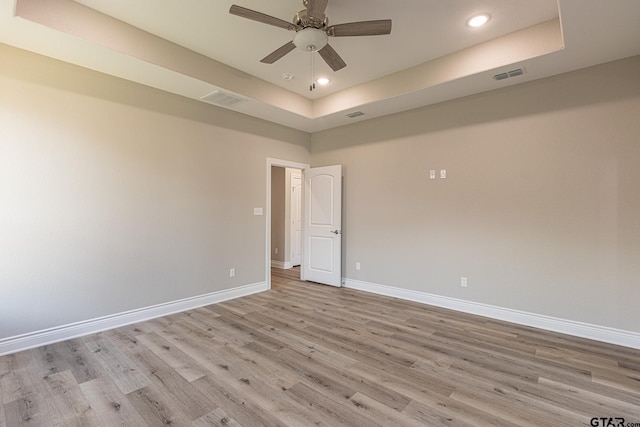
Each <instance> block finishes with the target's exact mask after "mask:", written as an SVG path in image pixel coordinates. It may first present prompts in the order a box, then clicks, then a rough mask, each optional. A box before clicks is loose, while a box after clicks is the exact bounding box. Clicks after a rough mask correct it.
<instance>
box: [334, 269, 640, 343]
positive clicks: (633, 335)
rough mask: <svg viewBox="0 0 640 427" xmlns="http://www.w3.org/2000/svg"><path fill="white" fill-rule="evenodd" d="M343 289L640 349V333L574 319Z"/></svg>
mask: <svg viewBox="0 0 640 427" xmlns="http://www.w3.org/2000/svg"><path fill="white" fill-rule="evenodd" d="M344 287H345V288H350V289H357V290H361V291H366V292H371V293H374V294H379V295H385V296H389V297H394V298H399V299H404V300H409V301H414V302H419V303H423V304H428V305H433V306H436V307H442V308H448V309H451V310H456V311H461V312H464V313H470V314H476V315H479V316H484V317H490V318H492V319H497V320H503V321H506V322H511V323H517V324H519V325H524V326H531V327H534V328H540V329H545V330H549V331H554V332H560V333H563V334H567V335H573V336H577V337H582V338H588V339H592V340H596V341H602V342H606V343H610V344H616V345H621V346H624V347H630V348H635V349H640V333H637V332H631V331H625V330H621V329H614V328H609V327H606V326H599V325H592V324H589V323H582V322H576V321H573V320H566V319H559V318H555V317H550V316H544V315H541V314H534V313H527V312H524V311H518V310H512V309H509V308H503V307H496V306H492V305H487V304H481V303H477V302H472V301H464V300H460V299H456V298H449V297H443V296H439V295H433V294H428V293H425V292H418V291H412V290H407V289H401V288H396V287H392V286H386V285H377V284H375V283H368V282H362V281H359V280H353V279H345V281H344Z"/></svg>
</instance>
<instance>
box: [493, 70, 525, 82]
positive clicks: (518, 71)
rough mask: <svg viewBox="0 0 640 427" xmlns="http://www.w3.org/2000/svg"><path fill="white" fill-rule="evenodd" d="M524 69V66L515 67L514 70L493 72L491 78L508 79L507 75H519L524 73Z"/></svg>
mask: <svg viewBox="0 0 640 427" xmlns="http://www.w3.org/2000/svg"><path fill="white" fill-rule="evenodd" d="M525 71H526V70H525V69H524V68H516V69H515V70H511V71H507V72H505V73H499V74H495V75H494V76H493V78H494V79H495V80H504V79H508V78H509V77H517V76H521V75H523V74H524V73H525Z"/></svg>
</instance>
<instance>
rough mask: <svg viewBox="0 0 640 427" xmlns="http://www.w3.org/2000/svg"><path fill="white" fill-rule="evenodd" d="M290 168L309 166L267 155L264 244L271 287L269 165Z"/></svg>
mask: <svg viewBox="0 0 640 427" xmlns="http://www.w3.org/2000/svg"><path fill="white" fill-rule="evenodd" d="M272 166H278V167H281V168H292V169H300V170H305V169H308V168H309V167H310V165H309V164H307V163H298V162H292V161H289V160H281V159H274V158H271V157H267V201H266V205H265V207H266V209H265V211H266V215H265V221H266V224H265V228H266V230H267V231H266V239H265V240H266V246H265V251H264V252H265V277H266V280H265V281H266V283H267V288H268V289H271V167H272Z"/></svg>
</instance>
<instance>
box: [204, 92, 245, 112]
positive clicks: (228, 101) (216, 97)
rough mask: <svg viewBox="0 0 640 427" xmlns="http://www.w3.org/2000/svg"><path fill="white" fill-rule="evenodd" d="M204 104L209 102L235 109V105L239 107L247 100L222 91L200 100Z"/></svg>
mask: <svg viewBox="0 0 640 427" xmlns="http://www.w3.org/2000/svg"><path fill="white" fill-rule="evenodd" d="M200 99H201V100H203V101H204V102H208V103H209V104H213V105H219V106H221V107H227V108H229V107H233V106H234V105H238V104H240V103H242V102H245V101H247V99H246V98H242V97H241V96H239V95H236V94H234V93H230V92H225V91H222V90H220V89H218V90H214V91H213V92H211V93H210V94H209V95H205V96H203V97H202V98H200Z"/></svg>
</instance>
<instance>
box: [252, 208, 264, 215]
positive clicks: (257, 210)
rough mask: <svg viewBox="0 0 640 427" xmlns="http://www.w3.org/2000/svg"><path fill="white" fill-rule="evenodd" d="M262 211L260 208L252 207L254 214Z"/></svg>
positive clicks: (260, 213) (259, 213)
mask: <svg viewBox="0 0 640 427" xmlns="http://www.w3.org/2000/svg"><path fill="white" fill-rule="evenodd" d="M262 213H263V210H262V208H253V214H254V215H262Z"/></svg>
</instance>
